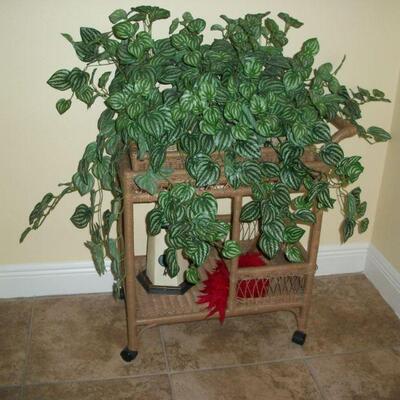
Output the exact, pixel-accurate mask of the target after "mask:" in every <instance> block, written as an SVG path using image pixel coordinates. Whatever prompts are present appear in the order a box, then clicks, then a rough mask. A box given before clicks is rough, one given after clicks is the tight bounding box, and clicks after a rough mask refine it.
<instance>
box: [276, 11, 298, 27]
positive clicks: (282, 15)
mask: <svg viewBox="0 0 400 400" xmlns="http://www.w3.org/2000/svg"><path fill="white" fill-rule="evenodd" d="M278 17H279V18H280V19H281V20H283V21H285V24H286V26H288V27H293V28H296V29H297V28H300V27H302V26H303V25H304V24H303V22H300V21H299V20H297V19H295V18H292V17H291V16H290V15H289V14H286V13H284V12H280V13H279V14H278Z"/></svg>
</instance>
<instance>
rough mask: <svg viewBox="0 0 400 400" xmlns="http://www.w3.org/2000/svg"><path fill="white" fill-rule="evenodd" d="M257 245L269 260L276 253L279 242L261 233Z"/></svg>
mask: <svg viewBox="0 0 400 400" xmlns="http://www.w3.org/2000/svg"><path fill="white" fill-rule="evenodd" d="M258 246H259V247H260V250H261V251H262V252H263V254H265V255H266V256H267V258H269V259H270V260H271V259H272V258H274V257H275V256H276V255H277V254H278V252H279V248H280V242H279V241H277V240H275V239H273V238H270V237H269V236H267V235H266V234H264V233H262V234H261V236H260V239H259V240H258Z"/></svg>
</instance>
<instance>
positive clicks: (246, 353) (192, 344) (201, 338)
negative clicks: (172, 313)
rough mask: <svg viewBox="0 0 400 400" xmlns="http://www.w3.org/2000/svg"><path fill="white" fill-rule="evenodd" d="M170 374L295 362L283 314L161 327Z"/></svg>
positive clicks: (297, 353)
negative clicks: (231, 366) (171, 372)
mask: <svg viewBox="0 0 400 400" xmlns="http://www.w3.org/2000/svg"><path fill="white" fill-rule="evenodd" d="M162 334H163V337H164V341H165V345H166V351H167V357H168V361H169V365H170V368H171V370H173V371H182V370H191V369H197V368H209V367H216V366H227V365H237V364H246V363H254V362H259V361H268V360H278V359H285V358H296V357H298V356H299V350H298V348H297V347H298V346H297V345H295V344H293V343H291V340H290V339H291V338H290V333H289V331H288V329H287V325H286V322H285V318H284V317H283V316H282V313H271V314H264V315H261V316H247V317H236V318H229V319H226V320H225V322H224V324H223V325H222V326H221V325H220V323H219V322H218V321H217V320H207V321H200V322H192V323H185V324H177V325H170V326H164V327H162Z"/></svg>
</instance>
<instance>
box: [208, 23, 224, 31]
mask: <svg viewBox="0 0 400 400" xmlns="http://www.w3.org/2000/svg"><path fill="white" fill-rule="evenodd" d="M210 30H212V31H221V32H223V31H224V30H225V28H224V27H223V26H222V25H220V24H214V25H211V28H210Z"/></svg>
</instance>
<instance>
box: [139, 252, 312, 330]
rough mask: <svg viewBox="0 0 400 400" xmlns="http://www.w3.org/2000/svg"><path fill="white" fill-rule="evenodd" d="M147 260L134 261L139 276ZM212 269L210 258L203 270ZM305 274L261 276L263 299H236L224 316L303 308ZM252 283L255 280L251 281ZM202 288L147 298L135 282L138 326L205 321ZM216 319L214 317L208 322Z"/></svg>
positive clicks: (212, 259) (143, 258) (197, 286)
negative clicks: (264, 284) (264, 282)
mask: <svg viewBox="0 0 400 400" xmlns="http://www.w3.org/2000/svg"><path fill="white" fill-rule="evenodd" d="M145 265H146V257H145V256H136V257H135V269H136V273H137V274H138V273H139V272H140V271H143V269H145ZM214 265H215V259H214V258H210V260H209V261H208V263H207V265H205V268H206V269H211V268H212V267H213V266H214ZM306 273H309V271H308V270H307V268H305V269H304V271H300V272H296V273H295V274H290V275H287V276H285V275H281V276H276V273H275V274H273V275H272V276H262V277H260V278H259V279H263V280H265V279H268V280H269V282H270V284H269V291H268V292H267V293H266V295H265V296H262V297H258V298H248V299H245V298H237V299H236V302H235V305H234V308H233V309H231V310H229V309H228V310H227V312H226V316H227V317H233V316H238V315H248V314H258V313H263V312H269V311H277V310H293V311H295V310H296V309H297V308H299V307H302V306H303V305H304V285H305V276H306V275H305V274H306ZM253 279H254V278H253ZM201 288H202V285H201V284H200V285H196V286H194V287H192V288H191V289H190V290H188V291H187V292H186V293H185V294H183V295H162V294H149V293H147V292H146V290H145V289H144V288H143V287H142V285H141V284H140V283H139V282H138V281H136V300H137V307H136V310H137V324H138V325H161V324H171V323H177V322H187V321H194V320H202V319H205V318H206V317H207V315H208V310H206V308H205V305H204V304H202V305H199V304H197V303H196V301H197V298H198V295H199V292H200V290H201ZM216 317H218V315H217V314H214V315H213V316H212V317H211V318H216Z"/></svg>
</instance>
